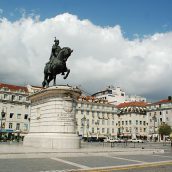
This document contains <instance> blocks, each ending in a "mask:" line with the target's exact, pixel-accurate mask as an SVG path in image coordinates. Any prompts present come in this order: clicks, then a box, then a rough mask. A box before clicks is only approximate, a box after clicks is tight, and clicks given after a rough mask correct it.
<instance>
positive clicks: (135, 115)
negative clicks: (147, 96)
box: [117, 102, 148, 140]
mask: <svg viewBox="0 0 172 172" xmlns="http://www.w3.org/2000/svg"><path fill="white" fill-rule="evenodd" d="M117 108H118V137H122V138H127V139H136V138H139V139H144V140H146V139H147V130H148V123H147V114H146V103H145V102H127V103H121V104H119V105H118V106H117Z"/></svg>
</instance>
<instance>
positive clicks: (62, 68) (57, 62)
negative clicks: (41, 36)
mask: <svg viewBox="0 0 172 172" xmlns="http://www.w3.org/2000/svg"><path fill="white" fill-rule="evenodd" d="M54 42H55V44H54V45H53V46H52V51H51V55H50V59H49V62H48V63H46V65H45V68H44V81H43V82H42V86H43V87H49V83H50V82H51V81H52V80H54V83H53V85H54V86H55V85H56V75H57V74H61V75H65V72H66V75H65V76H64V77H63V78H64V79H66V78H67V77H68V75H69V73H70V69H68V68H67V67H66V61H67V59H68V57H69V56H70V55H71V53H72V52H73V50H71V49H70V48H69V47H63V48H61V47H60V46H59V40H57V39H56V37H55V40H54Z"/></svg>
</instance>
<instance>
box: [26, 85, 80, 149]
mask: <svg viewBox="0 0 172 172" xmlns="http://www.w3.org/2000/svg"><path fill="white" fill-rule="evenodd" d="M80 94H81V91H80V90H79V89H78V88H74V87H70V86H53V87H49V88H46V89H43V90H41V91H39V92H36V93H34V94H32V95H31V96H30V97H29V98H30V100H31V121H30V131H29V134H28V135H27V136H25V139H24V143H23V144H24V145H26V146H34V147H44V148H56V149H75V148H80V140H79V137H78V136H77V134H76V118H75V112H76V100H77V97H78V96H79V95H80Z"/></svg>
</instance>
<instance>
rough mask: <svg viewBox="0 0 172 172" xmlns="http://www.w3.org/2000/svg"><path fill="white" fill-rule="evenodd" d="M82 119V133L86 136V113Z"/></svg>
mask: <svg viewBox="0 0 172 172" xmlns="http://www.w3.org/2000/svg"><path fill="white" fill-rule="evenodd" d="M81 121H82V126H83V135H82V137H83V138H84V133H85V131H84V130H85V121H86V117H85V115H84V117H83V118H82V119H81Z"/></svg>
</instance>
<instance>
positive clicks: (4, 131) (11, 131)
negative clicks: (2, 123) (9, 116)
mask: <svg viewBox="0 0 172 172" xmlns="http://www.w3.org/2000/svg"><path fill="white" fill-rule="evenodd" d="M0 132H2V133H13V132H14V130H12V129H1V130H0Z"/></svg>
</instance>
